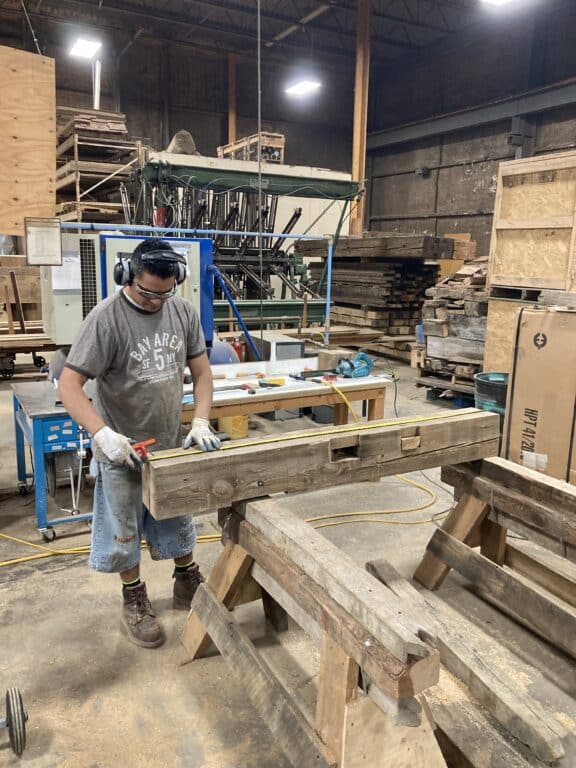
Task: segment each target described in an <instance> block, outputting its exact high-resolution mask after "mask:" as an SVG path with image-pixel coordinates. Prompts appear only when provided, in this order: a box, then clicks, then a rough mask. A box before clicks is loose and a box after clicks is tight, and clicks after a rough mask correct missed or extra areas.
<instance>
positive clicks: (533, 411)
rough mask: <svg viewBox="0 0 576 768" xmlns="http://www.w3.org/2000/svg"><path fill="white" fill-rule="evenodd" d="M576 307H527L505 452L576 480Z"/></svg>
mask: <svg viewBox="0 0 576 768" xmlns="http://www.w3.org/2000/svg"><path fill="white" fill-rule="evenodd" d="M575 418H576V310H571V309H567V308H564V307H547V308H542V309H526V308H525V309H522V310H520V313H519V315H518V322H517V325H516V335H515V342H514V362H513V369H512V373H511V376H510V382H509V385H508V399H507V404H506V420H505V423H504V436H503V441H502V455H503V456H504V457H505V458H507V459H510V460H512V461H515V462H517V463H518V464H522V465H523V466H526V467H530V468H531V469H536V470H538V471H539V472H543V473H544V474H546V475H550V476H551V477H556V478H559V479H560V480H567V481H568V482H576V444H575Z"/></svg>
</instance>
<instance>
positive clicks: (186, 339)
mask: <svg viewBox="0 0 576 768" xmlns="http://www.w3.org/2000/svg"><path fill="white" fill-rule="evenodd" d="M205 351H206V344H205V341H204V335H203V333H202V328H201V327H200V321H199V319H198V315H197V313H196V311H195V310H194V308H193V307H192V305H191V304H190V303H189V302H187V301H185V300H184V299H182V298H180V297H179V296H174V297H173V298H171V299H169V300H168V301H166V302H165V303H164V304H163V305H162V307H161V309H159V310H158V311H157V312H145V311H144V310H143V309H140V308H139V307H137V306H135V305H134V304H133V303H132V302H131V301H130V300H129V299H128V298H126V296H125V295H124V294H123V292H120V293H116V294H115V295H114V296H111V297H110V298H108V299H105V300H104V301H102V302H100V304H98V305H97V306H96V307H94V309H93V310H92V311H91V312H90V314H89V315H88V316H87V317H86V319H85V320H84V322H83V323H82V326H81V327H80V330H79V332H78V335H77V337H76V339H75V341H74V344H73V345H72V349H71V350H70V353H69V355H68V359H67V361H66V365H67V367H68V368H71V369H72V370H73V371H77V372H78V373H81V374H82V375H84V376H87V377H88V378H89V379H96V397H95V399H94V403H93V405H94V406H95V408H96V410H97V411H98V413H99V414H100V416H101V417H102V419H103V420H104V421H105V423H106V424H107V425H108V426H109V427H111V428H112V429H113V430H115V431H116V432H120V433H121V434H123V435H126V437H130V438H133V439H134V440H136V441H141V440H147V439H148V438H150V437H154V438H156V444H155V445H154V448H153V450H155V451H156V450H164V449H168V448H174V447H176V446H177V445H178V444H179V443H180V411H181V401H182V389H183V374H184V368H185V366H186V361H187V360H188V359H190V358H193V357H198V356H199V355H201V354H203V353H204V352H205ZM94 448H95V451H94V455H95V457H96V458H97V459H98V460H100V461H103V460H105V457H104V456H103V455H100V451H99V450H98V448H97V447H96V446H93V450H94Z"/></svg>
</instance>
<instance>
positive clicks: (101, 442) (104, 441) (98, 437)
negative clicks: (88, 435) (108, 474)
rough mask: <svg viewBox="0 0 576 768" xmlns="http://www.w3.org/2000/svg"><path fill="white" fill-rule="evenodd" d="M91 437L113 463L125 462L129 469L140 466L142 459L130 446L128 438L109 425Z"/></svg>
mask: <svg viewBox="0 0 576 768" xmlns="http://www.w3.org/2000/svg"><path fill="white" fill-rule="evenodd" d="M92 439H93V440H94V442H95V443H96V445H97V446H98V448H100V450H101V451H102V453H103V454H104V455H105V456H106V458H107V459H108V460H109V461H111V462H112V463H113V464H127V465H128V466H129V467H130V469H138V468H140V467H141V466H142V459H141V458H140V456H138V454H137V453H136V451H135V450H134V449H133V448H132V445H131V444H130V440H129V439H128V438H127V437H125V436H124V435H120V434H118V432H114V430H113V429H110V427H102V428H101V429H99V430H98V432H96V434H95V435H92Z"/></svg>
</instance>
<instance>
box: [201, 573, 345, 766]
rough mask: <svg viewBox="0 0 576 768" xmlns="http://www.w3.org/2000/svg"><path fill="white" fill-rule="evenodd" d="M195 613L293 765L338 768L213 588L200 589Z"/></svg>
mask: <svg viewBox="0 0 576 768" xmlns="http://www.w3.org/2000/svg"><path fill="white" fill-rule="evenodd" d="M192 610H193V611H194V614H195V615H197V616H198V618H199V620H200V621H201V622H202V625H203V626H204V628H205V629H206V631H207V632H208V634H209V636H210V637H211V639H212V640H213V642H214V645H216V647H217V648H218V650H219V651H220V653H221V654H222V656H223V657H224V658H225V659H226V661H227V662H228V663H229V665H230V670H231V672H232V674H233V675H234V676H235V677H236V678H237V680H238V681H239V682H240V683H241V684H242V685H243V687H244V688H245V689H246V692H247V694H248V698H249V699H250V701H251V702H252V704H253V705H254V707H255V708H256V709H257V711H258V712H259V714H260V715H261V716H262V717H263V718H264V720H265V722H266V725H267V726H268V728H270V730H271V731H272V733H273V734H274V736H275V738H276V740H277V742H278V745H279V746H280V748H281V749H282V751H283V752H284V753H285V754H286V756H287V757H288V759H289V760H290V762H291V763H292V765H295V766H304V765H314V766H318V768H336V765H337V763H336V760H335V759H334V757H333V756H332V755H331V753H330V752H329V750H328V749H327V747H325V745H324V744H323V743H322V741H321V740H320V738H319V737H318V736H317V734H316V733H315V732H314V730H313V729H312V728H311V727H310V726H309V725H308V723H307V721H306V719H305V718H304V716H303V714H302V713H301V712H300V710H299V709H298V708H297V706H296V705H295V703H294V702H293V701H292V699H291V697H290V696H289V694H288V693H287V692H286V691H285V690H284V688H283V687H282V685H281V684H280V682H279V681H278V679H277V678H276V676H275V675H274V673H273V672H272V670H271V669H270V668H269V666H268V665H267V664H266V662H265V661H264V659H263V658H262V656H261V655H260V654H259V653H258V651H257V650H256V648H255V647H254V645H253V644H252V642H251V641H250V639H249V638H248V636H247V635H246V633H245V632H244V631H243V630H242V629H241V628H240V627H239V626H238V624H237V623H236V620H235V619H234V617H233V615H232V614H231V613H230V612H229V611H228V610H227V609H226V608H225V607H224V606H223V605H222V603H221V602H220V601H219V600H218V599H217V598H216V596H215V595H214V593H213V592H212V591H211V589H210V587H208V586H207V585H205V584H201V585H200V586H199V587H198V590H197V592H196V594H195V595H194V600H193V602H192Z"/></svg>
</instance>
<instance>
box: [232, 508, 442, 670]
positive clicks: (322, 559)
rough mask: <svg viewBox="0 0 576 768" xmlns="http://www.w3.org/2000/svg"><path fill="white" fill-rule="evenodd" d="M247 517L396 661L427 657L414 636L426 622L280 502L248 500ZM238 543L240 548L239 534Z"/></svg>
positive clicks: (249, 521) (416, 636)
mask: <svg viewBox="0 0 576 768" xmlns="http://www.w3.org/2000/svg"><path fill="white" fill-rule="evenodd" d="M245 519H246V521H247V522H248V523H250V524H251V525H252V526H253V527H254V528H255V529H256V530H258V531H259V532H260V533H261V534H263V536H264V537H265V538H266V540H267V541H268V542H270V544H273V545H274V546H275V547H276V548H277V549H278V550H280V552H282V553H283V554H284V555H285V556H286V558H287V559H289V560H290V561H291V562H293V563H294V565H295V566H297V567H298V568H300V569H301V570H302V571H303V572H304V573H305V574H306V575H307V576H309V577H310V578H311V579H313V580H314V582H315V583H316V584H318V585H319V586H320V587H321V588H322V589H323V590H324V591H325V592H326V594H327V595H328V596H329V597H330V598H332V599H333V600H335V601H336V602H337V603H339V604H340V605H341V606H342V607H343V608H344V609H345V610H346V611H347V612H348V613H349V614H350V615H351V616H352V618H353V619H355V620H356V621H357V622H358V623H359V624H360V625H361V626H363V627H365V628H366V629H367V630H368V631H369V632H371V633H372V634H373V635H374V636H375V637H376V638H377V639H378V640H379V641H380V642H381V643H382V644H383V645H384V646H385V647H386V648H388V650H389V651H391V652H392V653H393V654H394V656H396V658H397V659H400V661H403V662H406V661H408V659H409V658H410V657H411V656H416V657H418V658H421V657H424V656H426V655H427V653H428V650H427V648H426V646H425V645H424V643H423V642H422V641H421V640H420V639H419V638H418V632H419V631H420V629H421V628H422V627H423V626H424V624H423V623H422V620H421V619H420V617H417V616H416V615H414V614H412V613H410V612H409V611H406V610H405V609H404V607H403V605H402V602H401V601H400V600H399V599H398V598H397V597H396V596H395V595H394V594H393V593H392V592H391V591H390V590H389V589H386V588H385V587H382V588H381V589H377V588H376V585H375V584H374V580H373V579H372V578H371V577H370V576H369V575H368V574H367V573H365V572H364V571H362V570H361V569H359V568H358V566H357V565H356V563H355V562H354V561H353V560H352V558H351V557H349V556H348V555H347V554H346V553H345V552H342V550H340V549H338V547H336V546H335V545H334V544H332V542H330V541H328V539H326V537H325V536H322V534H320V533H319V532H318V531H316V530H314V529H313V528H311V526H310V525H309V524H308V523H306V522H305V521H304V520H302V519H300V518H298V517H296V515H295V514H294V513H293V512H292V511H291V510H290V509H289V508H288V507H286V506H285V505H284V506H283V505H282V503H281V501H278V500H276V499H267V500H265V501H256V502H252V503H250V504H248V505H247V506H246V511H245ZM240 545H241V546H244V545H243V540H242V538H240ZM255 559H256V561H257V562H259V560H258V558H255Z"/></svg>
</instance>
